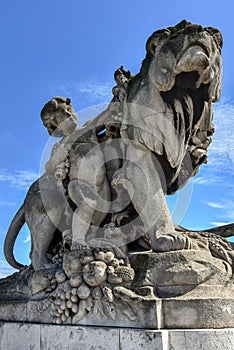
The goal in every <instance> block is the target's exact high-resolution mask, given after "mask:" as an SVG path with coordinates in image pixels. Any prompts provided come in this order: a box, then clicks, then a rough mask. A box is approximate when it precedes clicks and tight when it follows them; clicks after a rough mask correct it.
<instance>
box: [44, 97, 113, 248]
mask: <svg viewBox="0 0 234 350" xmlns="http://www.w3.org/2000/svg"><path fill="white" fill-rule="evenodd" d="M63 104H66V105H68V107H70V108H72V107H71V101H70V100H69V99H66V98H62V97H55V98H53V99H52V100H51V101H49V102H48V103H47V104H46V105H45V106H44V108H43V109H42V111H41V118H42V120H43V123H44V125H45V126H46V127H47V129H48V132H49V134H50V135H51V136H55V137H57V136H63V138H62V139H61V140H60V141H59V142H57V143H56V144H55V145H54V147H53V150H52V153H51V157H50V159H49V161H48V162H47V163H46V171H47V173H49V174H53V175H54V176H55V177H56V178H57V179H58V180H59V183H60V184H61V182H62V180H65V179H66V178H67V182H66V185H65V186H66V190H67V196H68V198H69V200H71V201H72V202H73V204H74V205H75V207H76V209H75V211H74V213H73V214H72V220H71V228H70V230H71V236H72V247H71V249H72V250H74V249H75V248H77V247H80V246H86V245H87V243H86V235H87V233H88V230H89V228H90V226H91V225H92V226H93V227H95V226H96V227H99V226H100V224H101V223H102V221H103V220H104V218H105V216H106V214H107V213H108V209H109V206H110V189H109V183H108V181H107V176H106V168H105V161H104V156H103V152H102V150H101V148H100V146H99V141H98V137H97V129H96V127H97V128H98V124H99V126H100V123H101V124H103V123H104V120H105V118H106V116H105V115H104V114H103V115H102V117H100V118H99V119H98V121H97V120H96V124H95V126H94V125H92V124H91V123H90V122H89V123H88V125H85V126H78V125H76V126H75V127H74V124H73V123H71V122H70V119H69V118H68V116H67V113H64V106H63ZM72 110H73V108H72ZM62 112H63V113H62ZM66 112H67V111H66ZM54 119H57V120H56V121H57V123H56V124H57V125H58V127H57V128H56V129H55V130H53V129H51V128H50V125H51V123H52V124H53V120H54ZM59 183H58V185H59Z"/></svg>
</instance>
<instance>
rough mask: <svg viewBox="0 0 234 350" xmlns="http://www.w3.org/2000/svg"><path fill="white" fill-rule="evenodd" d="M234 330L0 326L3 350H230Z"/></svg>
mask: <svg viewBox="0 0 234 350" xmlns="http://www.w3.org/2000/svg"><path fill="white" fill-rule="evenodd" d="M233 344H234V329H222V330H221V329H219V330H217V329H213V330H210V329H209V330H205V329H204V330H186V331H183V330H161V331H156V330H147V329H141V330H139V329H127V328H125V329H124V328H108V327H88V326H86V327H81V326H61V325H57V326H56V325H42V324H41V325H40V324H32V323H28V324H23V323H6V322H5V323H0V348H1V349H2V350H16V349H17V350H30V349H34V350H48V349H50V350H91V349H99V350H138V349H139V350H140V349H155V350H188V349H193V350H215V349H217V350H219V349H220V350H221V349H225V350H233Z"/></svg>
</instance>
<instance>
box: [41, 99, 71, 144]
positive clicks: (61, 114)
mask: <svg viewBox="0 0 234 350" xmlns="http://www.w3.org/2000/svg"><path fill="white" fill-rule="evenodd" d="M41 119H42V121H43V124H44V126H45V127H46V128H47V130H48V133H49V134H50V135H51V136H55V137H61V136H66V135H69V134H71V133H72V132H73V131H74V130H75V128H76V126H77V123H78V117H77V114H76V113H75V111H74V109H73V107H72V104H71V100H70V99H69V98H66V97H61V96H57V97H54V98H52V99H51V100H50V101H49V102H47V103H46V104H45V106H44V107H43V108H42V110H41Z"/></svg>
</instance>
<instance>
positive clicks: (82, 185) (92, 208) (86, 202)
mask: <svg viewBox="0 0 234 350" xmlns="http://www.w3.org/2000/svg"><path fill="white" fill-rule="evenodd" d="M102 189H105V190H106V191H107V188H106V187H105V186H104V184H102V185H100V186H98V187H97V186H92V185H90V184H88V183H87V182H85V181H82V180H73V181H71V182H70V183H69V187H68V191H69V196H70V198H71V199H72V201H73V202H74V203H75V204H76V205H77V209H76V210H75V212H74V214H73V218H72V249H76V248H77V247H81V246H87V245H88V242H87V233H88V231H89V229H90V227H91V225H95V226H99V225H100V224H101V222H102V221H103V220H104V218H105V216H106V214H107V212H108V208H109V204H108V201H104V203H105V204H106V208H104V207H103V206H102V205H101V204H100V199H101V197H100V193H99V191H100V190H102ZM108 191H109V189H108ZM106 194H107V193H106ZM104 197H105V196H104ZM105 211H106V212H105Z"/></svg>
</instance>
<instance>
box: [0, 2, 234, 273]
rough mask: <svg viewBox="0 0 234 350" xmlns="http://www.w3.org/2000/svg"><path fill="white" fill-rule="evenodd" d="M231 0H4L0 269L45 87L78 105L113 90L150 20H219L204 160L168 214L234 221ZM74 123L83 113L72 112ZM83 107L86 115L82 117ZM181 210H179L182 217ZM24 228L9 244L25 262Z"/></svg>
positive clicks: (29, 178) (200, 224) (34, 163)
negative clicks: (218, 65) (217, 79)
mask: <svg viewBox="0 0 234 350" xmlns="http://www.w3.org/2000/svg"><path fill="white" fill-rule="evenodd" d="M233 13H234V3H233V2H232V1H222V2H221V1H217V0H212V1H211V0H210V1H196V2H195V1H194V2H190V1H187V0H186V1H184V0H181V1H176V0H167V1H166V2H164V1H156V0H154V1H153V0H144V1H143V0H142V1H136V0H135V1H133V0H118V1H112V0H99V1H97V0H96V1H95V0H86V1H81V0H40V1H38V2H36V1H32V0H21V1H16V0H15V1H13V0H8V1H4V2H2V4H1V14H0V42H1V56H0V63H1V64H0V90H1V91H0V101H1V139H0V150H1V163H0V242H1V244H0V245H1V249H0V276H2V275H4V274H7V273H10V271H11V269H10V268H9V267H8V266H7V264H6V263H5V261H4V257H3V253H2V245H3V241H4V236H5V233H6V230H7V228H8V226H9V224H10V221H11V219H12V218H13V216H14V213H15V212H16V211H17V209H18V208H19V206H20V205H21V203H22V202H23V200H24V197H25V193H26V191H27V188H28V186H29V185H30V184H31V183H32V182H33V181H34V179H36V178H37V177H38V176H39V172H40V162H41V158H42V154H43V151H44V149H45V147H46V144H47V142H48V135H47V132H46V130H45V128H44V127H43V126H42V123H41V120H40V110H41V108H42V107H43V105H44V103H45V102H47V101H48V100H49V99H50V98H51V97H53V96H56V95H63V96H66V97H70V98H71V99H72V102H73V105H74V107H75V110H76V111H78V112H79V111H80V110H85V109H87V108H89V107H92V106H94V105H97V104H102V103H106V102H108V101H109V100H110V99H111V96H112V95H111V88H112V87H113V86H114V79H113V73H114V71H115V69H116V68H118V67H119V66H120V65H124V67H125V68H127V69H130V70H131V72H132V73H133V74H136V73H137V72H138V71H139V68H140V65H141V61H142V59H143V58H144V56H145V42H146V40H147V38H148V37H149V35H151V33H152V32H153V31H155V30H156V29H160V28H164V27H167V26H171V25H175V24H176V23H177V22H179V21H180V20H182V19H187V20H189V21H191V22H194V23H200V24H202V25H203V26H213V27H217V28H219V29H220V30H221V31H222V34H223V37H224V48H223V63H224V71H223V92H222V99H221V101H220V102H219V103H218V104H217V105H216V108H215V117H214V123H215V126H216V134H215V136H214V138H213V143H212V146H211V147H210V149H209V164H208V165H206V166H205V165H204V166H202V169H201V171H200V172H199V174H198V175H197V176H196V177H195V178H194V179H193V181H191V182H190V184H189V185H188V186H187V187H186V188H185V189H184V190H183V191H180V192H179V193H178V194H177V195H175V196H174V198H171V199H170V200H169V205H170V208H171V211H172V212H173V216H174V218H175V221H176V222H177V223H179V224H181V225H184V226H185V227H187V228H190V229H205V228H208V227H212V226H216V225H219V224H222V223H230V222H233V214H234V209H233V203H234V185H233V182H232V180H233V164H234V146H233V145H234V136H233V134H234V119H233V116H234V89H233V76H234V73H233V56H232V55H233V52H234V40H233V35H234V30H233ZM79 114H80V116H81V118H80V124H82V123H83V122H84V121H85V116H86V115H87V113H82V112H81V113H79ZM82 116H83V117H82ZM182 219H183V220H182ZM29 249H30V241H29V232H28V230H27V228H26V227H24V228H23V229H22V230H21V233H20V236H19V239H18V241H17V244H16V248H15V254H16V257H17V259H18V260H20V261H21V262H22V263H25V264H26V263H29V260H28V254H29Z"/></svg>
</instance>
